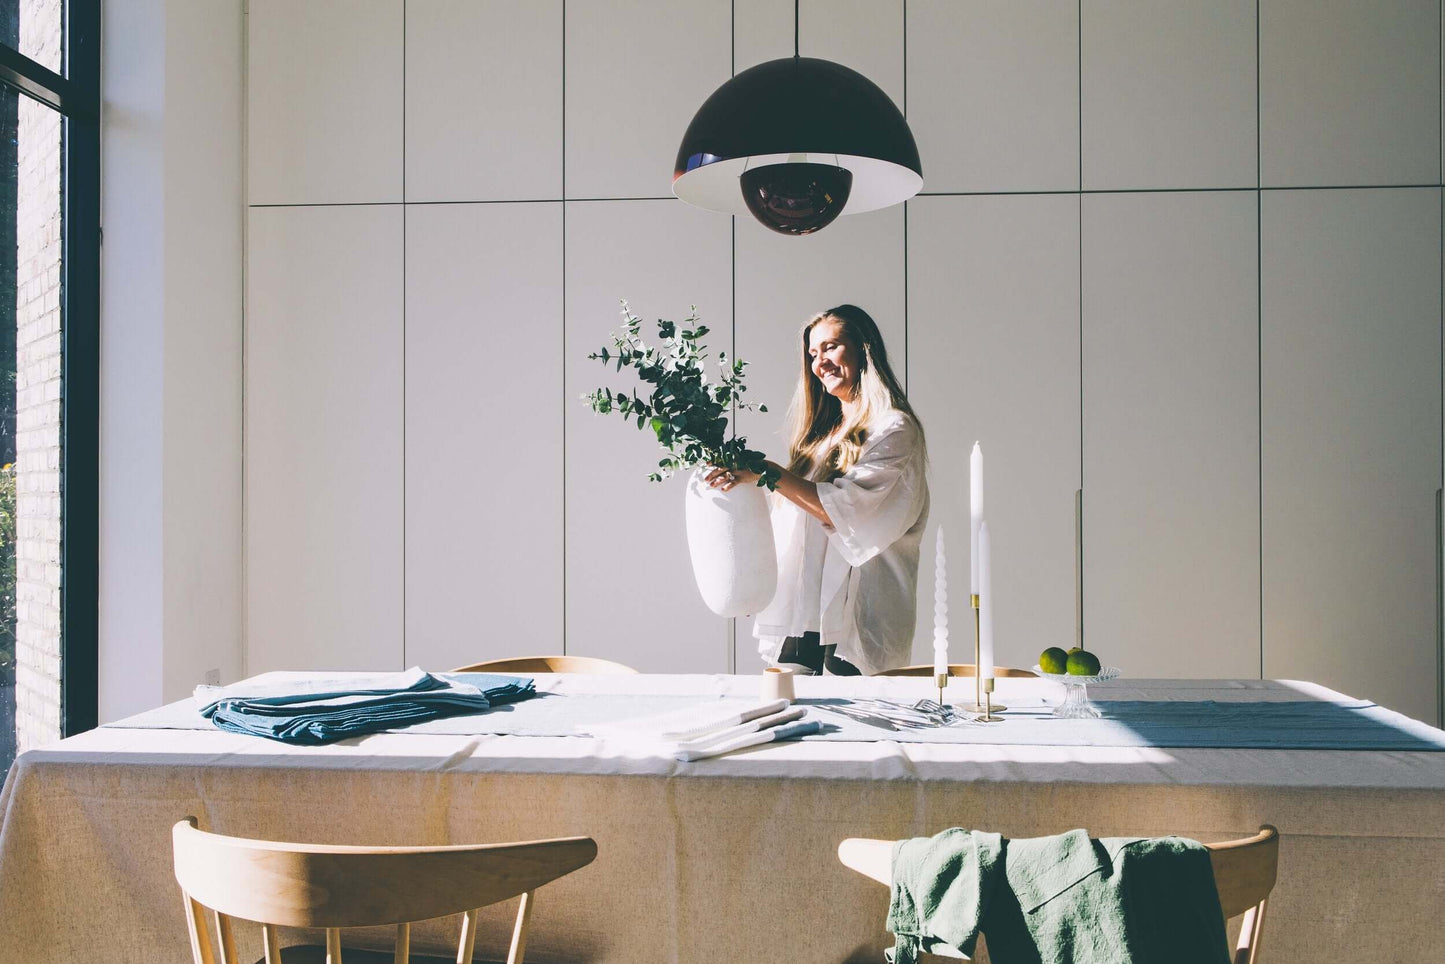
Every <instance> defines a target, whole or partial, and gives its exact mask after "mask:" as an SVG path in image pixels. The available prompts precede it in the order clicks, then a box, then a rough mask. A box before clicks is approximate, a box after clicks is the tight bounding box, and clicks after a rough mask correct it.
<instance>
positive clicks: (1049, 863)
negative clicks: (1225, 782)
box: [888, 829, 1229, 964]
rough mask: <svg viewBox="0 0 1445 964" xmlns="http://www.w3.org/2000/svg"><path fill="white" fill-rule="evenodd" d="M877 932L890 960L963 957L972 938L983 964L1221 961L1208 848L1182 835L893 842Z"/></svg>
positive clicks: (944, 837) (1223, 950)
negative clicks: (887, 896)
mask: <svg viewBox="0 0 1445 964" xmlns="http://www.w3.org/2000/svg"><path fill="white" fill-rule="evenodd" d="M888 929H889V930H890V931H892V932H893V934H894V936H895V943H894V947H893V949H892V951H891V952H890V953H889V955H888V959H889V960H890V961H894V962H895V964H913V962H914V961H916V960H917V958H918V953H919V951H925V952H927V953H930V954H938V955H942V956H946V957H960V956H964V955H967V956H972V955H973V953H974V950H975V946H976V944H977V941H978V935H979V933H980V932H982V933H983V934H985V935H986V939H987V941H988V954H989V959H990V960H991V961H993V962H994V964H1156V962H1158V964H1229V948H1228V942H1227V939H1226V937H1225V933H1224V914H1223V912H1222V911H1221V910H1220V906H1219V894H1218V892H1217V891H1216V890H1215V887H1214V871H1213V869H1212V868H1211V866H1210V863H1209V852H1208V851H1207V850H1205V848H1204V847H1203V846H1202V845H1201V844H1199V843H1197V842H1195V841H1193V840H1186V839H1184V838H1182V837H1154V838H1147V837H1146V838H1135V837H1106V838H1103V839H1100V840H1092V839H1090V838H1089V835H1088V834H1087V833H1086V832H1084V831H1083V830H1070V831H1069V832H1068V833H1064V834H1059V835H1058V836H1055V837H1038V838H1034V839H1028V840H1005V839H1004V838H1003V837H1001V836H1000V835H998V834H996V833H982V832H980V831H977V830H961V829H953V830H945V831H943V832H942V833H940V834H938V835H937V836H934V837H918V838H915V839H913V840H900V841H899V842H898V843H896V844H895V845H894V848H893V889H892V899H891V901H890V902H889V907H888Z"/></svg>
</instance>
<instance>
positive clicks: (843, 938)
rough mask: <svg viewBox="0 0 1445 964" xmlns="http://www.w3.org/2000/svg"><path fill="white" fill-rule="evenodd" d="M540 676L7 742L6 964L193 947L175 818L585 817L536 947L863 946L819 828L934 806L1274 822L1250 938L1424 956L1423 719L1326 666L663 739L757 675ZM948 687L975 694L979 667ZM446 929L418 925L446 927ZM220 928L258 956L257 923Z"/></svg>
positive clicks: (428, 828) (834, 681)
mask: <svg viewBox="0 0 1445 964" xmlns="http://www.w3.org/2000/svg"><path fill="white" fill-rule="evenodd" d="M306 677H307V674H303V673H294V674H286V673H278V674H269V675H268V676H267V677H264V679H265V680H269V681H270V682H272V683H281V684H285V683H286V681H288V680H291V679H295V680H298V681H299V680H304V679H306ZM534 679H535V683H536V691H537V695H536V696H535V697H534V698H532V699H530V700H526V701H523V702H520V703H517V704H512V705H510V706H499V707H495V708H494V709H492V710H490V711H488V712H486V713H481V714H477V715H474V716H461V717H451V718H448V719H443V720H436V721H433V722H431V723H426V724H420V725H416V726H410V727H406V728H404V729H399V730H395V731H388V732H379V733H374V734H371V735H368V736H362V737H354V738H350V739H345V740H342V741H340V742H336V743H332V744H329V745H324V746H299V745H292V744H288V743H282V742H277V741H274V740H270V739H263V738H260V737H256V736H252V735H247V734H242V733H234V732H225V731H222V730H220V729H217V728H216V727H215V726H214V725H212V723H211V721H209V720H207V719H206V718H205V717H203V716H202V715H201V714H200V713H199V712H198V709H199V704H198V701H197V699H196V698H190V699H187V700H181V701H178V702H176V703H173V704H170V705H168V706H165V707H158V708H156V709H154V710H151V711H148V712H146V713H143V714H140V715H138V716H135V717H131V718H128V719H126V720H117V721H115V722H113V723H109V724H107V725H103V726H100V727H98V728H96V729H93V730H91V731H89V732H86V733H82V734H79V735H76V736H73V737H70V738H68V739H65V740H61V741H59V742H57V743H54V744H52V745H50V746H46V747H43V748H37V749H31V750H27V751H26V752H24V753H22V754H21V755H20V756H19V757H18V758H17V759H16V761H15V763H14V765H13V766H12V768H11V770H10V772H9V774H8V776H7V778H6V781H5V784H4V789H3V792H0V964H9V962H16V964H20V962H24V964H45V962H50V961H56V962H60V961H67V962H70V961H76V960H89V959H92V958H96V957H104V958H108V959H114V960H130V961H146V962H149V964H157V962H163V964H170V962H174V964H181V962H185V961H189V960H190V945H189V941H188V936H187V928H186V919H185V916H184V915H183V913H182V897H181V893H180V890H179V888H178V886H177V884H176V880H175V877H174V873H173V869H172V862H171V861H172V858H171V844H170V839H171V838H170V832H171V827H172V825H173V824H174V823H175V822H176V821H178V820H181V819H183V818H185V817H188V816H194V817H195V818H197V820H198V822H199V825H200V826H201V827H202V828H203V829H207V830H213V831H216V832H219V833H224V834H232V835H237V836H243V837H252V838H261V839H268V840H281V841H293V842H304V843H325V844H364V845H442V844H459V843H487V842H506V841H524V840H537V839H543V838H548V837H562V836H573V835H586V836H590V837H592V838H593V839H595V840H596V842H597V847H598V855H597V859H596V861H595V862H594V863H592V864H591V865H589V866H587V867H585V868H583V869H582V870H580V871H578V872H576V873H574V874H571V875H569V876H567V877H564V878H562V879H559V880H557V881H554V882H553V883H551V884H548V885H546V886H545V887H543V888H542V889H541V890H540V891H539V892H538V893H537V896H536V901H535V905H534V907H533V911H532V928H531V937H530V940H529V945H528V948H527V955H528V956H527V960H528V961H534V962H538V964H544V962H598V964H602V962H648V964H657V962H735V961H736V962H742V961H775V960H776V961H781V960H789V961H801V962H814V961H816V962H841V961H848V962H854V961H857V962H862V961H867V962H881V961H882V960H883V953H884V949H885V948H886V947H888V946H890V945H891V937H890V935H889V934H888V933H887V932H886V930H885V921H886V916H887V910H888V902H889V893H888V890H887V888H885V887H881V886H879V885H878V884H877V883H875V882H874V881H872V880H869V879H867V878H865V877H862V876H860V875H858V874H856V873H854V872H852V871H850V870H848V869H847V868H846V867H844V866H843V865H842V864H841V863H840V862H839V861H838V858H837V848H838V844H839V843H840V842H841V841H842V840H843V839H845V838H848V837H873V838H883V839H898V838H905V837H916V836H927V835H932V834H935V833H937V832H939V831H941V830H944V829H946V828H950V827H965V828H971V829H981V830H987V831H993V832H998V833H1002V834H1004V835H1005V836H1007V837H1036V836H1043V835H1048V834H1054V833H1061V832H1064V831H1067V830H1070V829H1074V828H1084V829H1086V830H1088V831H1089V833H1091V834H1092V835H1094V836H1100V837H1102V836H1154V835H1166V834H1178V835H1182V836H1186V837H1191V838H1194V839H1197V840H1200V841H1204V842H1212V841H1219V840H1226V839H1230V838H1234V837H1241V836H1246V835H1249V834H1252V833H1254V832H1255V831H1256V830H1257V829H1258V828H1259V827H1260V826H1261V825H1264V824H1271V825H1273V826H1275V827H1276V828H1278V830H1279V832H1280V835H1281V837H1280V839H1281V843H1280V850H1279V872H1278V882H1277V884H1276V886H1275V888H1274V892H1273V894H1272V896H1271V898H1270V901H1269V905H1268V914H1267V918H1266V922H1265V928H1264V954H1265V958H1264V959H1265V960H1269V961H1276V962H1292V961H1309V960H1326V959H1333V958H1335V957H1337V956H1340V955H1342V954H1359V955H1361V956H1366V957H1368V958H1369V959H1370V960H1372V961H1377V962H1389V961H1399V962H1419V961H1425V960H1431V959H1439V956H1438V955H1440V954H1441V951H1440V948H1442V947H1445V912H1442V908H1445V733H1442V732H1441V731H1440V730H1436V729H1434V728H1432V727H1429V726H1426V725H1425V724H1423V723H1419V722H1417V721H1413V720H1409V719H1407V718H1406V717H1404V716H1402V715H1400V714H1398V713H1393V712H1392V711H1390V710H1387V709H1385V708H1383V707H1376V706H1374V705H1373V704H1369V703H1367V702H1365V701H1360V700H1354V699H1352V698H1351V697H1349V696H1347V695H1345V694H1342V693H1338V692H1335V691H1333V690H1330V689H1327V688H1325V687H1323V686H1320V685H1317V684H1313V683H1309V682H1303V681H1288V680H1259V679H1253V680H1250V679H1244V680H1197V679H1196V680H1163V679H1158V680H1143V679H1141V680H1131V679H1128V678H1121V679H1116V680H1113V681H1110V682H1107V683H1102V684H1098V685H1094V686H1091V687H1089V690H1088V695H1089V696H1090V697H1091V698H1092V699H1094V700H1095V701H1096V703H1097V705H1098V707H1099V708H1100V710H1101V714H1102V718H1101V719H1100V720H1071V719H1060V718H1057V717H1055V716H1054V715H1053V712H1052V711H1053V708H1054V707H1056V706H1057V705H1058V704H1059V703H1060V701H1061V700H1062V698H1063V695H1064V694H1063V688H1062V687H1061V686H1059V685H1057V684H1056V683H1053V682H1050V681H1047V680H1043V679H1023V678H1006V679H999V680H998V681H997V689H996V691H995V693H994V697H995V698H996V699H997V701H998V702H1000V703H1002V704H1005V705H1006V706H1007V707H1008V709H1007V710H1005V711H1003V712H1001V713H1000V714H999V716H1000V717H1001V718H1002V719H1001V720H1000V721H999V722H995V723H974V722H969V721H967V720H965V721H963V722H962V723H960V724H958V725H954V726H948V727H938V728H933V729H931V730H929V729H915V728H899V727H890V726H889V725H887V724H886V722H878V721H876V720H874V721H870V720H869V719H867V718H865V717H866V714H862V715H860V714H858V713H857V712H856V709H857V707H858V706H868V705H870V704H868V703H866V702H863V701H867V700H885V701H889V702H891V703H894V704H897V705H900V706H907V705H911V704H913V703H915V702H916V701H918V700H924V699H937V697H938V695H939V691H938V690H937V689H935V687H934V681H933V679H932V678H909V677H832V676H824V677H800V678H798V679H796V681H795V683H796V687H795V688H796V697H797V705H800V706H803V707H805V708H806V710H807V714H808V715H809V716H810V717H813V718H817V719H820V720H822V721H824V723H825V725H824V726H823V729H822V732H820V733H818V734H816V735H814V736H809V737H805V738H803V739H801V740H793V741H788V742H775V743H768V744H765V745H762V746H756V747H751V748H748V749H744V750H740V751H737V752H733V753H728V754H725V755H722V756H717V757H713V758H708V759H698V760H691V761H684V760H680V759H678V758H677V757H676V755H675V754H673V753H671V752H669V750H668V748H667V745H666V744H662V743H654V742H650V741H648V740H645V739H644V740H640V739H638V738H636V734H635V733H634V734H632V735H630V736H629V735H624V733H623V732H622V730H619V729H618V728H617V727H616V724H618V723H619V722H620V723H623V724H626V723H627V722H628V721H630V720H634V719H636V718H638V717H645V716H647V715H649V714H652V713H657V712H663V711H668V712H673V713H676V712H679V711H685V710H686V709H687V708H688V707H690V706H694V705H699V706H707V707H711V706H713V705H714V704H716V703H717V701H726V700H733V701H736V702H737V703H738V705H743V704H745V703H749V702H751V703H756V702H757V701H758V699H759V693H760V688H761V686H762V680H761V678H760V677H759V676H747V675H700V674H699V675H664V674H637V675H619V676H585V675H570V674H555V675H553V674H539V675H536V676H535V677H534ZM943 695H944V697H945V700H946V701H949V702H960V703H961V702H967V701H971V700H972V698H973V695H974V686H973V681H972V680H971V679H968V678H956V679H953V680H952V685H951V686H950V687H949V688H948V689H946V690H945V691H944V693H943ZM872 705H877V704H872ZM604 724H608V725H604ZM609 725H610V726H611V728H609ZM594 729H595V731H596V732H595V733H594V732H593V730H594ZM622 729H625V726H624V727H623V728H622ZM597 734H601V735H597ZM514 913H515V902H507V903H504V904H501V905H497V906H494V907H490V908H487V909H486V910H484V911H483V913H482V915H481V919H480V927H479V932H478V940H477V948H478V950H477V955H478V958H479V959H495V958H496V957H497V956H499V955H500V954H502V953H503V950H502V949H503V948H505V947H506V943H507V940H508V938H509V937H510V928H511V924H512V916H513V914H514ZM458 926H459V925H458V923H457V922H456V921H437V922H431V923H429V924H427V925H426V926H424V927H420V928H418V929H417V930H416V931H415V932H414V937H413V946H414V947H416V948H418V949H421V948H423V947H426V946H429V945H435V946H436V947H437V948H438V949H439V950H441V949H444V948H445V947H446V945H447V944H450V945H451V946H452V947H453V948H454V947H455V936H456V928H457V927H458ZM238 939H239V940H240V941H241V943H242V949H243V953H244V954H246V955H250V956H249V957H243V958H242V959H243V960H248V959H249V960H255V959H256V958H258V957H259V956H260V953H261V952H260V936H259V928H257V927H246V926H239V927H238ZM349 939H353V940H354V941H355V942H356V943H358V944H362V945H365V944H376V945H378V946H385V941H386V939H387V933H386V932H377V931H370V930H362V931H358V932H356V933H355V934H352V935H349ZM488 955H490V957H489V956H488Z"/></svg>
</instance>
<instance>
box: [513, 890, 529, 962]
mask: <svg viewBox="0 0 1445 964" xmlns="http://www.w3.org/2000/svg"><path fill="white" fill-rule="evenodd" d="M532 894H533V891H530V890H529V891H527V892H526V893H525V894H523V895H522V905H521V906H520V907H518V908H517V923H516V926H514V927H513V928H512V949H511V950H510V951H509V952H508V953H507V964H522V955H523V954H526V953H527V925H528V923H530V922H531V919H532Z"/></svg>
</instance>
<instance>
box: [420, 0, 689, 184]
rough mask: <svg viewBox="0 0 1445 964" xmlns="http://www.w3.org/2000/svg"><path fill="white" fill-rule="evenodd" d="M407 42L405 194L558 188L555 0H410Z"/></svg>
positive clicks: (558, 12)
mask: <svg viewBox="0 0 1445 964" xmlns="http://www.w3.org/2000/svg"><path fill="white" fill-rule="evenodd" d="M406 49H407V57H406V199H407V200H408V201H464V200H518V199H533V198H536V199H541V198H560V197H561V196H562V3H561V0H546V2H543V0H526V2H523V0H485V2H477V0H408V2H407V4H406ZM679 136H681V135H679Z"/></svg>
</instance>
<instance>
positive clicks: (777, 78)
mask: <svg viewBox="0 0 1445 964" xmlns="http://www.w3.org/2000/svg"><path fill="white" fill-rule="evenodd" d="M793 17H794V21H793V22H794V27H793V49H794V54H793V56H792V57H784V58H783V59H781V60H770V61H768V62H767V63H764V64H759V65H758V66H756V67H752V68H749V69H748V70H745V71H743V72H742V73H740V74H738V75H737V76H735V77H734V78H733V79H732V80H729V81H728V82H727V83H725V84H723V85H722V86H721V87H719V88H718V89H717V90H715V91H713V94H712V96H711V97H709V98H708V99H707V100H706V101H705V102H703V105H702V107H701V108H699V109H698V112H697V114H696V116H694V117H693V119H692V123H691V124H689V125H688V126H687V133H686V134H684V135H683V137H682V146H681V147H679V148H678V151H677V163H676V165H675V166H674V167H673V175H672V193H673V194H675V195H677V196H678V197H680V198H682V199H683V200H684V201H687V202H688V203H689V204H695V205H697V206H698V207H701V208H706V209H708V210H709V211H719V212H721V213H723V214H751V215H752V216H753V217H755V218H756V219H757V220H758V221H759V222H760V223H762V224H763V225H765V226H766V227H768V228H771V229H772V230H774V231H777V232H779V233H780V234H793V235H797V234H810V233H812V232H814V231H817V230H820V229H821V228H824V227H826V226H827V225H829V224H831V223H832V222H833V220H834V219H835V218H837V217H838V216H839V215H840V214H860V213H862V212H864V211H876V210H878V209H879V208H886V207H889V206H891V205H894V204H899V203H902V202H903V201H906V200H908V199H909V198H911V197H913V195H915V194H917V193H918V192H919V190H920V189H922V187H923V165H922V164H921V163H920V162H919V160H918V146H917V145H916V144H915V143H914V142H913V132H912V131H910V130H909V129H908V122H907V121H905V120H904V119H903V114H902V113H900V112H899V110H898V108H897V107H895V106H894V104H893V101H892V100H891V99H889V97H888V95H887V94H885V93H884V92H883V91H882V89H881V88H879V86H878V85H877V84H875V83H873V82H872V81H871V80H869V79H868V78H867V77H864V76H863V75H862V74H860V73H858V72H857V71H856V70H851V69H849V68H847V67H844V66H843V65H842V64H837V63H833V62H832V61H830V60H818V59H816V58H813V57H799V56H798V55H797V7H796V4H795V5H794V13H793Z"/></svg>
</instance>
